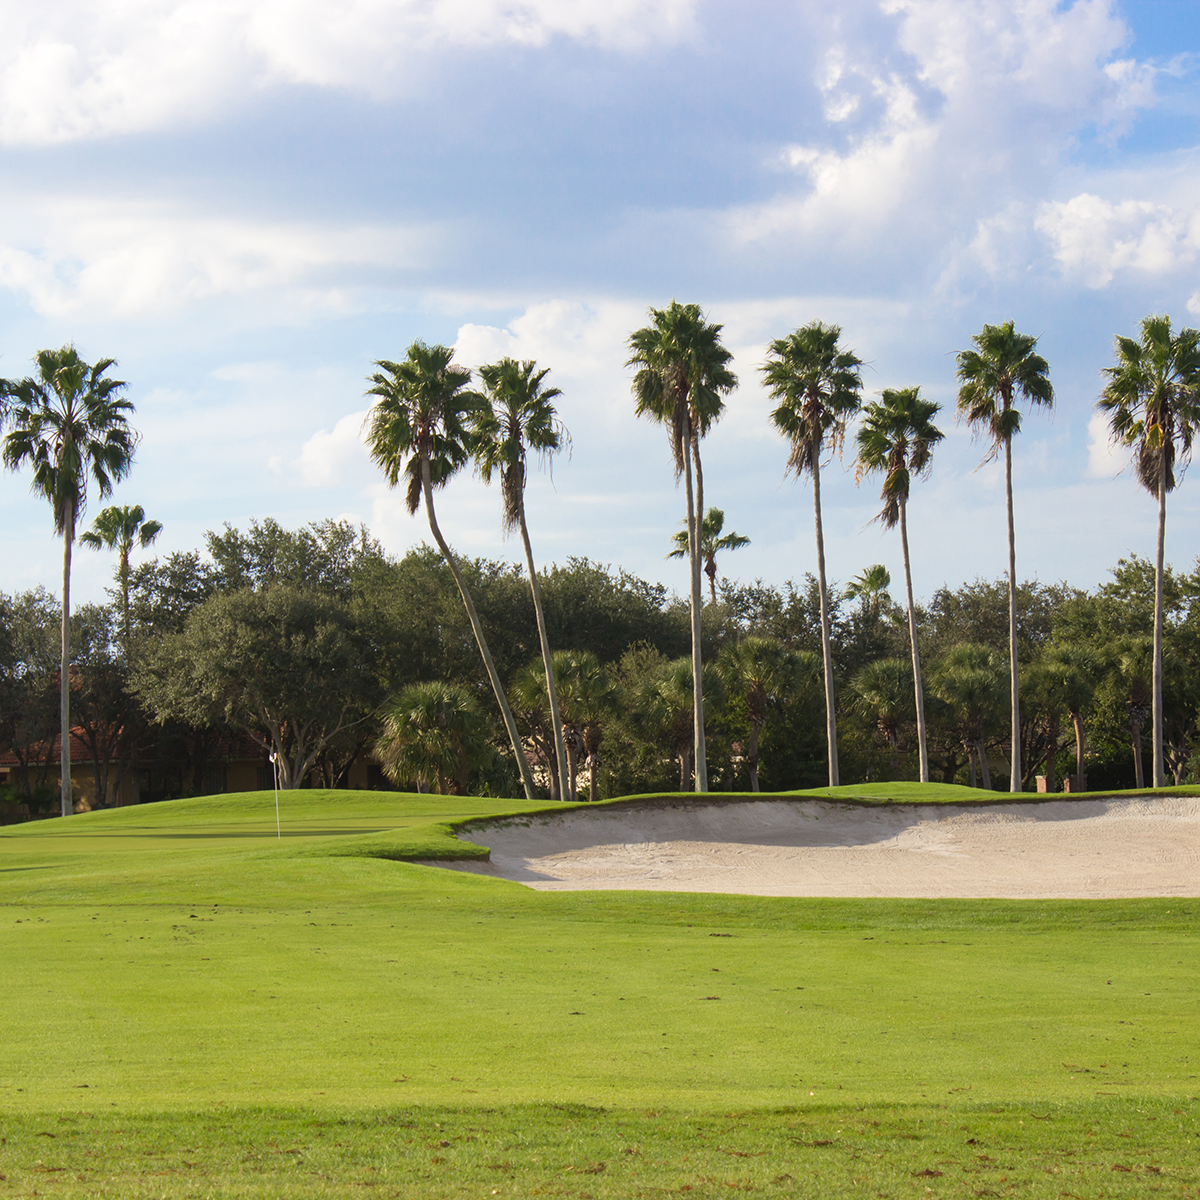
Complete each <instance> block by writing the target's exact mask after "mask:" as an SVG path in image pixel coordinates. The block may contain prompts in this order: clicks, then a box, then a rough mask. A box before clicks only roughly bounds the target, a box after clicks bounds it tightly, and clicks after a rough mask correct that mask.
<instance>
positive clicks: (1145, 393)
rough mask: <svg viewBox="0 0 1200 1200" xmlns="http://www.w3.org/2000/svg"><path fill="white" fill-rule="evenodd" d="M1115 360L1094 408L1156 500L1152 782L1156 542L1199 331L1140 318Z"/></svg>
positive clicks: (1159, 664)
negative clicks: (1126, 449)
mask: <svg viewBox="0 0 1200 1200" xmlns="http://www.w3.org/2000/svg"><path fill="white" fill-rule="evenodd" d="M1116 354H1117V361H1116V365H1115V366H1112V367H1106V368H1105V371H1104V374H1105V376H1106V378H1107V379H1108V382H1107V383H1106V384H1105V386H1104V391H1103V392H1102V393H1101V395H1100V399H1099V400H1098V401H1097V402H1096V407H1097V408H1098V409H1099V410H1100V411H1101V412H1102V413H1104V414H1105V416H1106V417H1107V418H1108V423H1109V429H1110V430H1111V432H1112V438H1113V441H1114V442H1116V443H1119V444H1120V445H1122V446H1127V447H1130V448H1132V450H1133V457H1134V469H1135V471H1136V473H1137V479H1138V482H1139V483H1140V484H1141V485H1142V487H1144V488H1145V489H1146V490H1147V491H1148V492H1149V493H1150V494H1151V495H1152V496H1154V497H1155V498H1156V499H1157V501H1158V538H1157V542H1156V548H1155V558H1154V564H1155V566H1154V635H1153V636H1154V649H1153V654H1154V665H1153V685H1152V687H1153V691H1152V697H1151V706H1152V714H1151V716H1152V728H1153V733H1152V741H1153V749H1152V770H1153V786H1154V787H1156V788H1158V787H1162V786H1163V785H1164V784H1165V782H1166V774H1165V767H1164V748H1163V547H1164V539H1165V537H1166V526H1167V494H1168V493H1169V492H1172V491H1174V490H1175V485H1176V484H1177V483H1178V477H1179V473H1181V472H1179V471H1177V468H1182V467H1184V466H1185V465H1186V464H1187V461H1188V460H1189V458H1190V457H1191V452H1192V441H1193V439H1194V438H1195V435H1196V430H1197V428H1198V427H1200V330H1195V329H1181V330H1180V331H1179V333H1178V334H1175V335H1172V333H1171V318H1170V317H1165V316H1151V317H1146V318H1145V319H1144V320H1143V321H1142V329H1141V337H1140V338H1136V339H1135V338H1130V337H1118V338H1117V339H1116Z"/></svg>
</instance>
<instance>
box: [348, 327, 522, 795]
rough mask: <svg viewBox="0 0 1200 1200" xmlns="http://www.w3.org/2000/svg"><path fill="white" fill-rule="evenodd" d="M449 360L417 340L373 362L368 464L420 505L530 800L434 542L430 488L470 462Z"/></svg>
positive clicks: (473, 616) (490, 666)
mask: <svg viewBox="0 0 1200 1200" xmlns="http://www.w3.org/2000/svg"><path fill="white" fill-rule="evenodd" d="M453 360H454V351H453V350H452V349H450V348H449V347H447V346H427V345H426V344H425V343H424V342H419V341H418V342H413V344H412V345H411V346H410V347H409V348H408V355H407V357H406V358H405V359H404V361H403V362H398V363H397V362H389V361H388V360H386V359H381V360H379V361H378V362H376V364H375V365H376V366H377V367H379V368H380V370H379V371H376V372H375V373H374V374H372V375H371V377H370V378H371V387H370V388H368V389H367V395H368V396H374V397H375V398H376V399H375V402H374V404H373V406H372V408H371V412H370V415H369V416H368V417H367V442H368V445H369V447H370V452H371V458H372V459H373V460H374V461H375V462H376V463H377V464H378V465H379V467H381V468H382V470H383V473H384V477H385V478H386V479H387V481H388V485H389V486H390V487H395V486H396V484H397V483H399V482H400V479H401V477H403V478H404V479H405V497H404V499H405V505H406V507H407V508H408V511H409V513H410V515H415V514H416V511H417V509H418V508H419V507H420V505H421V501H422V499H423V500H424V502H425V515H426V517H428V519H429V529H430V532H431V533H432V534H433V538H434V541H435V542H437V545H438V549H439V550H440V551H441V552H442V557H443V558H444V559H445V560H446V565H447V566H448V567H449V568H450V571H451V574H452V575H453V576H454V582H455V584H456V585H457V587H458V591H459V594H460V595H461V596H462V601H463V606H464V608H466V610H467V617H468V619H469V620H470V622H471V630H472V632H473V633H474V635H475V642H476V644H477V645H478V647H479V653H480V656H481V657H482V658H483V663H484V667H485V669H486V670H487V674H488V679H489V680H490V681H491V685H492V691H493V692H494V693H495V696H496V703H497V705H498V706H499V708H500V714H501V716H502V717H503V719H504V728H505V729H506V730H507V732H508V737H509V741H510V742H511V744H512V751H513V757H514V759H515V760H516V765H517V769H518V771H520V774H521V783H522V785H523V786H524V789H525V797H526V799H529V800H532V799H533V779H532V777H531V775H530V773H529V764H528V763H527V762H526V761H525V751H524V749H523V748H522V746H521V736H520V734H519V733H518V732H517V723H516V721H515V720H514V719H513V714H512V709H511V708H509V704H508V698H507V697H506V696H505V693H504V685H503V684H502V683H501V682H500V675H499V673H498V672H497V670H496V664H495V662H494V661H493V659H492V654H491V651H490V650H489V649H488V643H487V638H486V637H485V636H484V632H483V623H482V622H481V621H480V619H479V614H478V613H477V612H476V610H475V604H474V601H473V600H472V599H471V593H470V591H469V590H468V588H467V583H466V580H465V579H464V578H463V573H462V570H461V569H460V567H459V564H458V560H457V559H456V558H455V556H454V554H453V552H452V551H451V549H450V546H449V545H448V543H447V542H446V539H445V538H444V537H443V536H442V531H441V528H440V527H439V525H438V522H437V515H436V513H435V512H434V507H433V489H434V488H435V487H439V488H440V487H445V485H446V484H447V483H448V482H449V480H450V478H451V477H452V476H453V475H454V474H455V473H456V472H457V471H459V470H460V469H461V468H462V467H463V466H465V465H466V463H467V460H468V458H469V457H470V452H469V449H468V447H469V444H470V434H469V432H468V429H467V422H468V421H469V419H470V417H471V415H472V413H473V412H474V411H475V409H476V408H478V406H479V399H478V397H477V396H476V395H475V394H474V393H472V392H469V391H468V390H467V386H468V384H470V382H471V372H470V371H468V370H466V369H465V368H463V367H460V366H457V365H456V364H455V363H454V361H453Z"/></svg>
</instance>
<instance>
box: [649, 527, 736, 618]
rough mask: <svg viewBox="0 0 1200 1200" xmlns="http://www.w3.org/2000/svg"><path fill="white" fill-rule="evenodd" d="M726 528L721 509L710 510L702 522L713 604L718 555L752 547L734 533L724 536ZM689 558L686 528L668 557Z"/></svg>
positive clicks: (702, 548) (702, 549)
mask: <svg viewBox="0 0 1200 1200" xmlns="http://www.w3.org/2000/svg"><path fill="white" fill-rule="evenodd" d="M684 524H685V525H686V524H687V522H686V521H685V522H684ZM724 528H725V514H724V512H722V511H721V509H719V508H710V509H709V510H708V512H706V513H705V514H704V519H703V520H702V521H701V522H700V557H701V558H702V559H703V560H704V573H705V575H707V576H708V592H709V596H710V597H711V599H712V602H713V604H716V602H717V555H718V554H721V553H722V552H723V551H725V550H740V549H741V548H742V547H743V546H748V545H750V539H749V538H748V537H742V535H741V534H739V533H732V532H730V533H724V534H723V533H722V530H723V529H724ZM687 556H688V532H687V529H686V528H685V529H681V530H680V531H679V532H678V533H677V534H676V535H675V549H674V550H672V551H671V553H670V554H668V555H667V557H668V558H687Z"/></svg>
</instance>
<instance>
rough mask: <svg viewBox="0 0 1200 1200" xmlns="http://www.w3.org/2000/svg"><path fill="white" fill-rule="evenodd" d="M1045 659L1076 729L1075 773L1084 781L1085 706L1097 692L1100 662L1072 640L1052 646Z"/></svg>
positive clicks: (1054, 692) (1056, 693)
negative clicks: (1096, 682) (1097, 665)
mask: <svg viewBox="0 0 1200 1200" xmlns="http://www.w3.org/2000/svg"><path fill="white" fill-rule="evenodd" d="M1042 663H1043V666H1044V669H1045V670H1046V672H1047V673H1048V674H1049V678H1050V681H1051V687H1052V695H1053V697H1054V700H1055V701H1056V702H1057V703H1058V704H1060V705H1061V706H1062V707H1063V708H1065V709H1066V710H1067V715H1068V716H1069V717H1070V718H1071V724H1072V725H1073V726H1074V729H1075V777H1076V780H1077V781H1078V782H1079V784H1080V785H1082V781H1083V752H1084V744H1085V742H1084V730H1083V710H1084V709H1085V708H1087V706H1088V705H1089V704H1091V702H1092V697H1093V696H1094V695H1095V692H1096V686H1095V673H1096V664H1095V661H1094V660H1093V658H1092V656H1091V655H1090V654H1089V653H1088V651H1087V650H1086V649H1085V648H1084V647H1083V646H1080V645H1077V644H1072V643H1064V644H1062V645H1059V646H1052V647H1050V649H1049V650H1048V651H1047V652H1046V653H1045V654H1044V655H1043V656H1042Z"/></svg>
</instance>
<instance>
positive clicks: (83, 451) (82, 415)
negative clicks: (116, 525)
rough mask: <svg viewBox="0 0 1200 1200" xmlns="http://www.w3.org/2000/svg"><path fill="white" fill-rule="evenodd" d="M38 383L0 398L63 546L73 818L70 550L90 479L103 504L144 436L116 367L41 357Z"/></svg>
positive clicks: (70, 807)
mask: <svg viewBox="0 0 1200 1200" xmlns="http://www.w3.org/2000/svg"><path fill="white" fill-rule="evenodd" d="M34 362H35V364H36V366H37V376H36V377H35V378H25V379H20V380H4V381H3V382H2V383H0V393H3V394H4V395H6V396H7V397H8V398H9V400H10V402H11V412H10V417H9V423H10V425H11V429H10V431H9V433H8V435H7V437H6V438H5V439H4V463H5V465H6V466H7V467H8V468H9V469H10V470H16V469H17V468H19V467H20V466H21V465H22V464H23V463H25V462H29V463H30V464H31V465H32V467H33V491H34V492H35V493H37V494H38V495H40V496H43V497H44V498H45V499H46V500H48V501H49V502H50V506H51V509H52V511H53V513H54V532H55V533H58V534H61V535H62V539H63V597H62V599H63V603H62V658H61V661H60V664H59V671H60V677H59V689H60V691H59V707H60V714H59V715H60V736H61V739H62V746H61V750H60V763H59V769H60V771H61V773H62V814H63V816H64V817H65V816H69V815H70V814H71V812H73V811H74V802H73V800H72V797H71V701H70V678H71V624H70V622H71V548H72V546H73V545H74V542H75V528H76V525H77V523H78V521H79V518H80V517H81V516H82V515H83V513H84V510H85V509H86V507H87V484H88V476H89V475H90V476H91V478H92V479H94V480H95V482H96V486H97V488H98V489H99V492H100V495H101V496H108V495H111V494H112V488H113V484H114V483H115V482H116V481H117V480H120V479H123V478H124V477H125V476H126V475H127V474H128V473H129V470H130V467H131V466H132V465H133V452H134V450H135V448H136V447H137V443H138V434H137V432H136V431H135V430H133V429H132V428H130V425H129V419H128V417H129V414H130V413H131V412H132V411H133V405H132V404H131V403H130V402H129V401H128V400H126V399H124V398H123V397H122V394H121V393H122V392H123V391H124V389H125V384H124V383H123V382H121V381H120V380H117V379H107V378H105V372H106V371H107V370H108V369H109V367H112V366H114V365H115V360H114V359H111V358H102V359H101V360H100V361H99V362H97V363H95V364H92V365H89V364H88V363H85V362H84V361H83V360H82V359H81V358H80V357H79V354H78V352H77V351H76V349H75V347H74V346H63V347H62V348H61V349H58V350H39V351H38V353H37V355H36V356H35V358H34Z"/></svg>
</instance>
